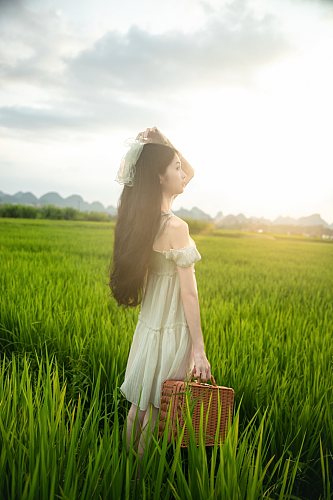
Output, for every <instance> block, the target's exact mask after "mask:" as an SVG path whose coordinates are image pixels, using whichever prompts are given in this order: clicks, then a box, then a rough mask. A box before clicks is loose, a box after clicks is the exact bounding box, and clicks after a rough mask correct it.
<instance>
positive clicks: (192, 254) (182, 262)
mask: <svg viewBox="0 0 333 500" xmlns="http://www.w3.org/2000/svg"><path fill="white" fill-rule="evenodd" d="M165 256H166V258H167V259H169V260H173V261H174V262H175V264H176V265H177V266H179V267H189V266H191V265H192V264H193V263H194V262H198V261H199V260H201V255H200V253H199V252H198V250H197V247H196V246H188V247H183V248H170V250H167V252H166V253H165Z"/></svg>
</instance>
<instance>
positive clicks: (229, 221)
mask: <svg viewBox="0 0 333 500" xmlns="http://www.w3.org/2000/svg"><path fill="white" fill-rule="evenodd" d="M214 222H215V224H216V225H217V227H237V226H238V227H240V226H246V225H258V224H259V225H260V224H261V225H269V226H272V225H273V226H297V227H313V226H323V227H326V228H330V229H333V224H328V223H327V222H326V221H324V219H322V218H321V217H320V215H319V214H312V215H309V216H307V217H300V218H299V219H294V218H292V217H277V218H276V219H275V220H274V221H270V220H269V219H265V218H264V217H260V218H258V217H246V216H245V215H244V214H238V215H232V214H230V215H225V216H223V215H222V213H221V212H219V213H218V216H216V218H215V219H214Z"/></svg>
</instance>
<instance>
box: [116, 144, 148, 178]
mask: <svg viewBox="0 0 333 500" xmlns="http://www.w3.org/2000/svg"><path fill="white" fill-rule="evenodd" d="M148 142H149V141H148ZM145 144H147V138H143V137H142V138H140V139H134V138H132V137H131V138H129V139H127V140H126V141H125V145H126V146H130V148H129V150H128V151H127V153H126V154H125V155H124V156H123V158H122V160H121V162H120V167H119V169H118V173H117V177H116V178H115V181H117V182H119V184H126V185H127V186H133V184H134V182H133V181H134V175H135V167H136V162H137V161H138V159H139V156H140V154H141V152H142V150H143V146H144V145H145Z"/></svg>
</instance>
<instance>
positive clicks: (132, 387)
mask: <svg viewBox="0 0 333 500" xmlns="http://www.w3.org/2000/svg"><path fill="white" fill-rule="evenodd" d="M162 214H163V215H166V216H167V217H166V219H164V221H165V222H166V220H167V219H168V218H169V217H170V216H172V212H171V210H170V211H168V212H162ZM162 220H163V218H162ZM162 226H164V225H162ZM162 226H161V228H160V230H163V227H162ZM191 241H192V242H193V245H191V246H186V247H183V248H180V249H170V250H164V251H162V252H161V251H157V250H153V251H152V256H151V261H150V264H149V267H148V276H147V282H146V287H145V290H144V294H143V298H142V301H141V310H140V313H139V318H138V322H137V325H136V328H135V331H134V334H133V339H132V345H131V348H130V352H129V356H128V360H127V366H126V372H125V379H124V381H123V383H122V385H121V386H120V392H121V393H122V395H123V396H124V397H125V398H126V399H127V400H128V401H130V402H131V403H134V404H135V405H137V406H139V407H140V409H141V410H146V409H147V407H148V404H149V403H152V404H153V405H154V406H155V407H156V408H159V407H160V398H161V389H162V383H163V381H164V380H166V379H169V378H171V379H172V378H174V379H179V380H183V379H184V378H185V377H187V376H190V374H191V371H192V369H193V366H194V360H193V353H192V340H191V336H190V331H189V327H188V324H187V321H186V317H185V313H184V309H183V303H182V300H181V295H180V283H179V276H178V271H177V266H179V267H188V266H191V265H192V264H193V263H195V262H197V261H199V260H201V255H200V253H199V252H198V250H197V248H196V244H195V242H194V240H193V239H192V238H191ZM193 271H194V272H195V269H194V268H193Z"/></svg>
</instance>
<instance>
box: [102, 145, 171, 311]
mask: <svg viewBox="0 0 333 500" xmlns="http://www.w3.org/2000/svg"><path fill="white" fill-rule="evenodd" d="M177 152H178V151H177V150H176V149H174V148H171V147H169V146H166V145H164V144H153V143H147V144H145V145H144V146H143V149H142V152H141V155H140V157H139V159H138V161H137V163H136V168H135V176H134V183H133V184H134V185H133V186H126V185H125V186H124V189H123V191H122V193H121V195H120V198H119V201H118V207H117V210H118V213H117V221H116V226H115V231H114V246H113V262H111V264H110V280H109V286H110V289H111V293H112V295H113V297H114V298H115V299H116V301H117V303H118V305H124V306H125V307H135V306H137V305H138V304H140V303H141V300H142V296H143V291H144V288H145V285H146V279H147V271H148V265H149V260H150V258H151V254H152V249H153V243H154V240H155V237H156V234H157V231H158V229H159V227H160V223H161V203H162V189H161V184H160V178H159V174H161V175H163V174H164V173H165V171H166V168H167V166H168V165H170V163H171V162H172V160H173V158H174V155H175V153H177Z"/></svg>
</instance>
